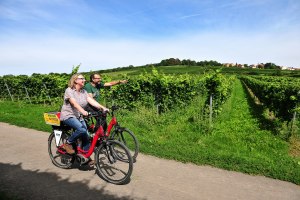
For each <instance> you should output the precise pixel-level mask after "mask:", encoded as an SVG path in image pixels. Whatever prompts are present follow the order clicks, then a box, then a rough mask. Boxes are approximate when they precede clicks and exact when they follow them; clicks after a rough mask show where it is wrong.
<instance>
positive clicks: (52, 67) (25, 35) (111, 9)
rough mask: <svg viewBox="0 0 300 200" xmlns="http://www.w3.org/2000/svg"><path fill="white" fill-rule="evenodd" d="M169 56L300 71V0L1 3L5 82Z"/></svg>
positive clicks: (0, 60) (0, 67)
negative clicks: (13, 77)
mask: <svg viewBox="0 0 300 200" xmlns="http://www.w3.org/2000/svg"><path fill="white" fill-rule="evenodd" d="M167 58H179V59H181V60H182V59H191V60H195V61H202V60H215V61H218V62H221V63H227V62H230V63H236V62H237V63H241V64H257V63H266V62H273V63H275V64H277V65H281V66H288V67H300V1H299V0H223V1H221V0H220V1H216V0H202V1H201V0H184V1H183V0H164V1H162V0H151V1H149V0H143V1H140V0H107V1H100V0H99V1H98V0H85V1H84V0H0V76H1V75H6V74H13V75H19V74H26V75H31V74H32V73H50V72H57V73H63V72H66V73H70V72H71V71H72V67H73V66H76V65H78V64H81V67H80V71H85V72H86V71H92V70H100V69H109V68H115V67H124V66H129V65H134V66H138V65H144V64H150V63H157V62H160V61H161V60H162V59H167Z"/></svg>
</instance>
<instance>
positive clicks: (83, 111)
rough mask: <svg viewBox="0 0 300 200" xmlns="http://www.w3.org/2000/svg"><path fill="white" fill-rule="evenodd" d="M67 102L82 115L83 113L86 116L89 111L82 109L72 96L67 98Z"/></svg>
mask: <svg viewBox="0 0 300 200" xmlns="http://www.w3.org/2000/svg"><path fill="white" fill-rule="evenodd" d="M69 102H70V104H71V105H72V106H73V107H74V108H76V109H77V110H78V111H79V112H80V113H81V114H82V115H84V116H87V115H88V114H89V113H88V112H87V111H86V110H84V109H83V108H82V107H81V106H80V105H79V104H78V103H77V102H76V100H75V99H74V98H72V97H71V98H70V99H69Z"/></svg>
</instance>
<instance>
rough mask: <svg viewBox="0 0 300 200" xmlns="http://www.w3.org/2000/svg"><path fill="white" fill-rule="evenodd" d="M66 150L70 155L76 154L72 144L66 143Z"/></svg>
mask: <svg viewBox="0 0 300 200" xmlns="http://www.w3.org/2000/svg"><path fill="white" fill-rule="evenodd" d="M64 149H65V150H66V152H67V153H68V154H74V153H75V151H74V149H73V146H72V145H71V144H68V143H66V144H65V145H64Z"/></svg>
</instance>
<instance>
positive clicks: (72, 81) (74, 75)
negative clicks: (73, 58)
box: [68, 74, 83, 88]
mask: <svg viewBox="0 0 300 200" xmlns="http://www.w3.org/2000/svg"><path fill="white" fill-rule="evenodd" d="M78 76H83V75H82V74H73V76H72V77H71V78H70V80H69V83H68V86H69V87H70V88H74V87H75V84H76V83H75V80H76V79H77V78H78Z"/></svg>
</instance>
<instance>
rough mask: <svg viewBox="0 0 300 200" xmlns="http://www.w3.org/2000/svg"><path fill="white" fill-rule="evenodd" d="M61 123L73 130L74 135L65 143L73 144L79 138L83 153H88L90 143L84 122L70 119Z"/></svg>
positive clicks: (73, 118)
mask: <svg viewBox="0 0 300 200" xmlns="http://www.w3.org/2000/svg"><path fill="white" fill-rule="evenodd" d="M63 122H64V123H65V124H66V125H68V126H69V127H71V128H73V129H75V131H74V133H73V134H72V135H71V137H70V138H69V139H68V141H67V142H68V143H69V144H73V143H75V142H76V140H77V139H78V138H80V139H81V141H82V149H83V150H84V151H88V150H89V148H90V142H89V136H88V133H87V126H86V124H85V121H84V120H82V121H81V120H79V119H77V118H75V117H70V118H68V119H66V120H64V121H63Z"/></svg>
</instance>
